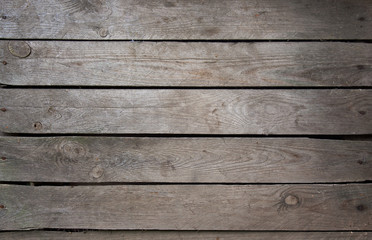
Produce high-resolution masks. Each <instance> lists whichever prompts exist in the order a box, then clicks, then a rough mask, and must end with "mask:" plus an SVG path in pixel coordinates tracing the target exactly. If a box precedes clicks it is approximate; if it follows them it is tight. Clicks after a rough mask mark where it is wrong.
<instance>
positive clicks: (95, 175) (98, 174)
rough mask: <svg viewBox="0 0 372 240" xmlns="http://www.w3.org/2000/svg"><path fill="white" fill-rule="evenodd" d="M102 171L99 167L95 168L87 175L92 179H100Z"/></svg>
mask: <svg viewBox="0 0 372 240" xmlns="http://www.w3.org/2000/svg"><path fill="white" fill-rule="evenodd" d="M103 173H104V170H103V168H102V167H101V165H97V166H95V167H94V168H93V169H92V170H91V171H90V173H89V175H90V176H91V177H93V178H100V177H102V176H103Z"/></svg>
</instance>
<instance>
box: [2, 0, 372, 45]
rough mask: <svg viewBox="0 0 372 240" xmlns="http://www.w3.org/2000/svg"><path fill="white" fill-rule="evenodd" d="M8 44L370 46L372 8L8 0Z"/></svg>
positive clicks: (361, 3)
mask: <svg viewBox="0 0 372 240" xmlns="http://www.w3.org/2000/svg"><path fill="white" fill-rule="evenodd" d="M0 14H1V16H2V18H1V24H0V33H1V35H0V37H1V38H22V39H27V38H31V39H128V40H130V39H315V40H318V39H371V38H372V24H371V17H370V16H371V15H372V2H371V1H369V0H339V1H333V0H323V1H313V0H300V1H298V0H290V1H288V0H254V1H244V0H234V1H223V0H209V1H199V0H198V1H197V0H192V1H190V0H152V1H148V0H124V1H122V0H110V1H99V0H94V1H88V0H79V1H75V0H64V1H58V0H52V1H46V0H35V1H27V0H4V1H2V7H1V10H0Z"/></svg>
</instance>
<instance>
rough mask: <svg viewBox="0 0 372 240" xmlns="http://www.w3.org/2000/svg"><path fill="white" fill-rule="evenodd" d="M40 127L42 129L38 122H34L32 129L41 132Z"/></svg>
mask: <svg viewBox="0 0 372 240" xmlns="http://www.w3.org/2000/svg"><path fill="white" fill-rule="evenodd" d="M42 127H43V125H42V124H41V123H40V122H36V123H34V128H35V129H36V130H41V128H42Z"/></svg>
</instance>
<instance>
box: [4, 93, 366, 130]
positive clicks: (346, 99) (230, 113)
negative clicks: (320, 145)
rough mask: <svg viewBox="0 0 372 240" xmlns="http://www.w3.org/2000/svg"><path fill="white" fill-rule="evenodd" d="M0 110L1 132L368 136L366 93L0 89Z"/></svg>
mask: <svg viewBox="0 0 372 240" xmlns="http://www.w3.org/2000/svg"><path fill="white" fill-rule="evenodd" d="M0 104H1V106H0V107H1V108H2V111H1V112H0V129H1V131H4V132H9V133H115V134H118V133H171V134H173V133H176V134H177V133H178V134H266V135H268V134H371V133H372V124H371V122H372V90H370V89H366V90H361V89H356V90H345V89H333V90H326V89H322V90H282V89H281V90H195V89H193V90H172V89H165V90H164V89H163V90H160V89H155V90H154V89H146V90H138V89H127V90H119V89H117V90H109V89H101V90H94V89H85V90H82V89H0Z"/></svg>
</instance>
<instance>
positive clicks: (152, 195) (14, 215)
mask: <svg viewBox="0 0 372 240" xmlns="http://www.w3.org/2000/svg"><path fill="white" fill-rule="evenodd" d="M0 191H1V195H0V203H1V205H2V208H1V209H0V213H1V214H0V229H1V230H26V229H43V228H62V229H65V228H66V229H68V228H73V229H112V230H114V229H122V230H130V229H144V230H146V229H147V230H151V229H153V230H156V229H158V230H288V231H291V230H293V231H294V230H302V231H307V230H311V231H312V230H324V231H328V230H347V231H352V230H371V229H372V214H371V211H372V210H371V209H372V201H371V199H372V184H348V185H343V184H341V185H254V186H252V185H147V186H146V185H122V186H77V187H73V188H71V187H62V186H59V187H58V186H41V187H32V186H17V185H1V186H0Z"/></svg>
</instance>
